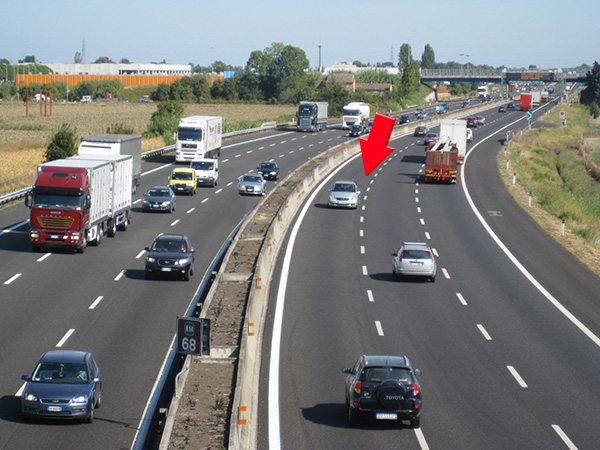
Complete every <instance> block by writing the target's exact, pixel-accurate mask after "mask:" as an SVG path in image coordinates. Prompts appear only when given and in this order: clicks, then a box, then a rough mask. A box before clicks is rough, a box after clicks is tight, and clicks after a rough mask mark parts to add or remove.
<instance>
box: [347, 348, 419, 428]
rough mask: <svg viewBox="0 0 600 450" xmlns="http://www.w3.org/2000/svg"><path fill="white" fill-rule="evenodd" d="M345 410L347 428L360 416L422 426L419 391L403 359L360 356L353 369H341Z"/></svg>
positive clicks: (399, 357) (354, 424)
mask: <svg viewBox="0 0 600 450" xmlns="http://www.w3.org/2000/svg"><path fill="white" fill-rule="evenodd" d="M344 373H347V374H348V376H347V377H346V411H347V414H348V423H349V424H350V426H351V427H352V426H356V425H357V422H358V421H359V420H360V418H361V417H371V418H375V419H376V420H409V421H410V426H411V427H413V428H418V427H419V426H420V425H421V416H420V414H421V388H420V386H419V383H418V382H417V379H416V377H415V375H421V371H420V370H419V369H415V370H413V369H412V367H411V365H410V362H409V361H408V358H407V357H406V356H379V355H376V356H369V355H363V356H361V357H360V358H359V359H358V361H356V364H355V365H354V367H353V368H350V367H344Z"/></svg>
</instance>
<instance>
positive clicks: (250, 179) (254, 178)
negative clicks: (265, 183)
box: [242, 175, 262, 183]
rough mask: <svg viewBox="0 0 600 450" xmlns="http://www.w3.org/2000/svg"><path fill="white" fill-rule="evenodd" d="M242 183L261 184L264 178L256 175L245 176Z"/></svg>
mask: <svg viewBox="0 0 600 450" xmlns="http://www.w3.org/2000/svg"><path fill="white" fill-rule="evenodd" d="M242 181H245V182H250V183H260V182H261V181H262V178H261V177H259V176H256V175H244V177H243V178H242Z"/></svg>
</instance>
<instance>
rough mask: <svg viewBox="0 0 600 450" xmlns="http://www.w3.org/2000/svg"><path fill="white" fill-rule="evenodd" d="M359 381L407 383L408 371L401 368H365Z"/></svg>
mask: <svg viewBox="0 0 600 450" xmlns="http://www.w3.org/2000/svg"><path fill="white" fill-rule="evenodd" d="M361 380H362V381H369V382H382V381H386V380H396V381H401V382H403V383H408V382H409V381H410V370H408V369H406V368H403V367H367V368H365V369H364V370H363V373H362V376H361Z"/></svg>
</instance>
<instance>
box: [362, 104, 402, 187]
mask: <svg viewBox="0 0 600 450" xmlns="http://www.w3.org/2000/svg"><path fill="white" fill-rule="evenodd" d="M395 123H396V119H394V118H393V117H388V116H384V115H383V114H375V120H374V121H373V126H372V127H371V133H370V134H369V137H368V139H363V138H360V140H359V142H360V152H361V153H362V158H363V166H364V167H365V176H368V175H369V174H370V173H371V172H373V170H375V169H376V168H377V166H378V165H379V164H380V163H381V162H382V161H383V160H384V159H385V158H387V156H388V155H389V154H390V153H392V151H393V150H394V149H393V148H392V147H388V146H387V144H388V142H389V141H390V136H391V134H392V129H393V128H394V124H395Z"/></svg>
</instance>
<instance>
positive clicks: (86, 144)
mask: <svg viewBox="0 0 600 450" xmlns="http://www.w3.org/2000/svg"><path fill="white" fill-rule="evenodd" d="M77 154H78V155H83V156H87V157H91V156H93V159H102V158H104V156H107V155H112V156H115V155H131V157H132V170H133V172H132V185H131V192H132V193H133V194H135V192H136V190H137V187H138V186H139V185H140V182H141V180H142V136H140V135H135V134H96V135H94V136H86V137H83V138H81V143H80V144H79V150H78V151H77ZM88 159H89V158H88Z"/></svg>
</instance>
